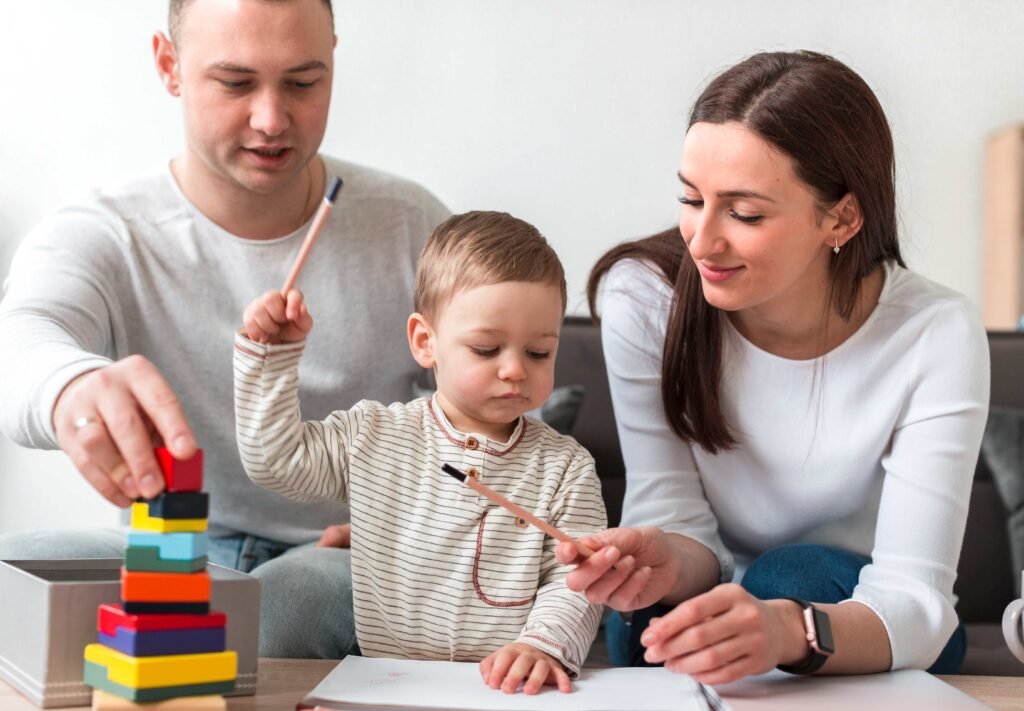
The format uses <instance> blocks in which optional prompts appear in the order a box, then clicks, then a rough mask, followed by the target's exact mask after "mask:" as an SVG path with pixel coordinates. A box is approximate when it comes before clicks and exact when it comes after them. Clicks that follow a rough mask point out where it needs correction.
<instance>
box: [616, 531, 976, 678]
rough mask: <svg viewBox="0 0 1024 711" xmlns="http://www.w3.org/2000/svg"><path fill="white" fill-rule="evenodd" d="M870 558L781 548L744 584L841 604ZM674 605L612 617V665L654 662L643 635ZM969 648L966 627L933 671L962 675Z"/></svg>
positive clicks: (769, 594) (769, 593)
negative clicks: (647, 659)
mask: <svg viewBox="0 0 1024 711" xmlns="http://www.w3.org/2000/svg"><path fill="white" fill-rule="evenodd" d="M869 562H870V559H869V558H868V557H866V556H862V555H858V554H857V553H850V552H848V551H844V550H840V549H838V548H829V547H827V546H818V545H811V544H792V545H788V546H780V547H779V548H773V549H772V550H769V551H767V552H766V553H764V554H763V555H761V556H760V557H758V558H756V559H755V560H754V562H753V563H751V565H750V567H749V568H748V569H747V572H746V574H745V575H744V576H743V580H742V581H741V583H740V584H741V585H742V586H743V587H744V588H745V589H746V590H747V592H749V593H750V594H751V595H753V596H754V597H756V598H758V599H760V600H773V599H778V598H782V597H799V598H802V599H804V600H809V601H813V602H822V603H835V602H840V601H841V600H848V599H849V598H850V595H851V594H852V593H853V588H854V586H856V584H857V578H858V577H859V576H860V569H861V568H863V567H864V566H865V565H867V564H868V563H869ZM670 609H672V608H670V607H667V606H665V605H652V606H651V607H648V608H645V609H643V610H637V611H636V612H634V613H633V616H632V621H631V622H630V623H629V624H627V623H626V622H624V621H623V620H622V618H621V617H620V616H619V615H618V614H611V615H609V616H608V619H607V622H606V623H605V634H606V635H607V639H608V654H609V657H610V658H611V661H612V664H614V665H615V666H650V665H649V664H648V663H647V662H645V661H644V648H643V645H641V644H640V636H641V635H642V634H643V631H644V630H645V629H647V625H648V624H650V621H651V618H653V617H660V616H662V615H664V614H665V613H666V612H668V611H669V610H670ZM966 651H967V633H966V632H965V631H964V626H963V625H960V626H958V627H957V628H956V630H955V631H954V632H953V635H952V636H951V637H950V638H949V641H948V642H947V643H946V646H945V648H944V649H943V650H942V652H941V653H940V654H939V658H938V659H936V660H935V663H934V664H932V666H931V667H929V669H928V671H929V672H931V673H932V674H956V673H957V672H958V671H959V670H960V665H961V664H962V663H963V661H964V654H965V653H966Z"/></svg>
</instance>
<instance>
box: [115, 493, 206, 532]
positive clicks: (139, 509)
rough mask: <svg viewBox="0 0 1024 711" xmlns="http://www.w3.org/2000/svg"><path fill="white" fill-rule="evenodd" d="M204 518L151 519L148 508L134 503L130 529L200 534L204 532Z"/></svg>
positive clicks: (139, 503)
mask: <svg viewBox="0 0 1024 711" xmlns="http://www.w3.org/2000/svg"><path fill="white" fill-rule="evenodd" d="M206 524H207V521H206V519H205V518H153V517H151V516H150V515H149V506H147V505H146V504H145V503H144V502H141V501H136V502H135V503H134V504H132V528H135V529H138V530H140V531H154V532H156V533H200V532H202V531H205V530H206Z"/></svg>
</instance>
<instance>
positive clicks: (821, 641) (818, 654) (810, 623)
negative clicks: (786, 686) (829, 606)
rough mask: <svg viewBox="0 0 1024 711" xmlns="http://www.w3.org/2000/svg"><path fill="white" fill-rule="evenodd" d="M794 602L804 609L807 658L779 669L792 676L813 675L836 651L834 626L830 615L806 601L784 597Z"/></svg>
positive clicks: (781, 665) (780, 666)
mask: <svg viewBox="0 0 1024 711" xmlns="http://www.w3.org/2000/svg"><path fill="white" fill-rule="evenodd" d="M782 599H783V600H792V601H793V602H795V603H796V604H797V605H799V606H800V607H802V608H803V611H804V614H803V618H804V632H805V634H806V636H807V646H808V648H809V649H808V651H807V657H805V658H804V660H803V661H801V662H799V663H797V664H780V665H779V666H778V667H777V668H778V669H781V670H782V671H784V672H788V673H790V674H813V673H814V672H816V671H818V670H819V669H821V667H822V665H823V664H825V660H826V659H828V658H829V657H830V656H831V655H832V654H833V653H834V652H835V651H836V647H835V643H834V642H833V641H832V624H831V623H830V622H829V621H828V613H826V612H822V611H821V610H819V609H818V608H816V607H815V606H814V605H812V604H811V603H809V602H807V601H806V600H801V599H800V598H798V597H784V598H782Z"/></svg>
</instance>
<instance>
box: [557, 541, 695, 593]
mask: <svg viewBox="0 0 1024 711" xmlns="http://www.w3.org/2000/svg"><path fill="white" fill-rule="evenodd" d="M580 543H582V544H583V545H584V546H586V547H587V548H590V549H591V550H595V551H597V552H596V553H594V555H592V556H590V557H589V558H586V559H583V557H582V556H581V555H580V553H579V551H578V550H577V549H576V547H575V546H574V545H572V544H571V543H560V544H559V545H558V549H557V550H556V553H555V555H556V556H557V558H558V560H559V561H560V562H561V563H562V564H564V565H570V564H573V563H576V564H577V568H576V570H574V571H572V572H571V573H569V575H568V576H567V577H566V579H565V584H566V585H567V586H568V587H569V589H570V590H574V591H576V592H581V593H583V594H584V595H586V597H587V600H589V601H590V602H593V603H597V604H603V605H608V606H609V607H612V608H614V609H616V610H621V611H623V612H627V611H629V610H638V609H640V608H643V607H647V606H649V605H653V604H654V603H655V602H658V601H659V600H661V599H662V598H663V597H665V596H667V595H670V594H671V593H672V591H673V590H674V589H675V588H676V586H677V584H678V582H679V577H680V566H679V560H680V556H679V551H678V549H677V548H676V547H675V546H674V545H673V543H672V542H671V541H670V540H669V539H668V537H667V535H666V534H665V533H663V532H662V531H660V530H659V529H657V528H654V527H653V526H647V527H644V528H611V529H608V530H607V531H602V532H601V533H598V534H595V535H594V536H591V537H589V538H584V539H583V540H581V541H580ZM613 566H614V567H613Z"/></svg>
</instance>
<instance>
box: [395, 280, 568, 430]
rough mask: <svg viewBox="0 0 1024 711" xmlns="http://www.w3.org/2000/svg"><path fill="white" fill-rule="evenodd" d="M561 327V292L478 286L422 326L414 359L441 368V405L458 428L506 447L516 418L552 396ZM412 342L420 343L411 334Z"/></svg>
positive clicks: (517, 285)
mask: <svg viewBox="0 0 1024 711" xmlns="http://www.w3.org/2000/svg"><path fill="white" fill-rule="evenodd" d="M415 318H416V316H414V317H413V320H414V319H415ZM420 318H422V317H420ZM561 325H562V296H561V291H560V290H559V288H558V287H556V286H553V285H550V284H540V283H526V282H504V283H501V284H489V285H486V286H478V287H476V288H473V289H468V290H466V291H462V292H459V293H457V294H456V295H455V296H454V297H453V298H452V299H451V301H449V302H448V304H447V305H446V306H443V307H441V309H440V313H439V314H438V315H437V316H435V323H434V324H427V323H426V321H425V320H424V321H423V328H422V331H423V334H424V335H423V338H422V342H421V343H420V344H417V343H415V342H414V343H412V346H413V354H414V355H415V356H416V360H417V361H418V362H419V364H420V365H422V366H423V367H425V368H434V372H435V375H436V377H437V390H438V401H439V402H440V404H441V407H442V408H443V409H444V412H445V415H446V416H447V417H448V419H449V420H450V421H451V423H452V425H454V426H455V427H456V428H457V429H459V430H462V431H463V432H477V433H480V434H483V435H485V436H487V437H490V438H492V439H498V440H502V441H504V440H505V439H507V438H508V436H509V435H511V434H512V430H513V429H514V428H515V422H516V420H517V418H518V417H519V416H520V415H522V414H523V413H524V412H526V411H527V410H532V409H534V408H536V407H539V406H540V405H541V404H543V402H544V401H545V400H546V399H547V397H548V395H550V394H551V388H552V387H553V385H554V379H555V354H556V351H557V349H558V334H559V330H560V329H561ZM410 337H411V338H413V340H414V341H415V338H414V336H413V334H412V330H411V332H410ZM418 346H422V348H418Z"/></svg>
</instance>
